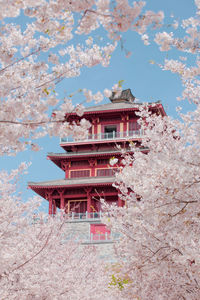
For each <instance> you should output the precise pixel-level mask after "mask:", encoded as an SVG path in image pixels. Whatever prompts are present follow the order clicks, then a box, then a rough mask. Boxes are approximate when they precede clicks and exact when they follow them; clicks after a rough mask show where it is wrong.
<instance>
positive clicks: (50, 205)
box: [47, 193, 53, 216]
mask: <svg viewBox="0 0 200 300" xmlns="http://www.w3.org/2000/svg"><path fill="white" fill-rule="evenodd" d="M47 200H49V215H50V216H51V215H52V206H53V203H52V194H50V193H49V194H48V196H47Z"/></svg>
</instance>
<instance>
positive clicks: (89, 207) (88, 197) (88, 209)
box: [85, 187, 92, 213]
mask: <svg viewBox="0 0 200 300" xmlns="http://www.w3.org/2000/svg"><path fill="white" fill-rule="evenodd" d="M91 190H92V189H91V188H90V187H88V188H85V192H86V194H87V212H88V213H90V212H91V204H92V203H91V195H90V192H91Z"/></svg>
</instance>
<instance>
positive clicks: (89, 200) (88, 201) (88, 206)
mask: <svg viewBox="0 0 200 300" xmlns="http://www.w3.org/2000/svg"><path fill="white" fill-rule="evenodd" d="M87 212H88V213H90V212H91V195H90V192H88V193H87Z"/></svg>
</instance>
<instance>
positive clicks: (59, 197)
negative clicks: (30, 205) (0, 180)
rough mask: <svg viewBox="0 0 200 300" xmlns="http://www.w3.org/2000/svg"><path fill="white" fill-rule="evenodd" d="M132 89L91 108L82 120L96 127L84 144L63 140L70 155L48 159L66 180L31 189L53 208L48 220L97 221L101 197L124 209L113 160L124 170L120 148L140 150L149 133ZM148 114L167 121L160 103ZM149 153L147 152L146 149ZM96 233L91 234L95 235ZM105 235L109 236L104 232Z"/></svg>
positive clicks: (34, 185)
mask: <svg viewBox="0 0 200 300" xmlns="http://www.w3.org/2000/svg"><path fill="white" fill-rule="evenodd" d="M134 99H135V97H134V96H133V95H132V93H131V91H130V89H128V90H124V91H122V93H121V95H120V97H118V98H116V97H114V95H112V97H111V98H110V103H107V104H103V105H98V106H93V107H89V108H87V109H86V110H85V113H84V116H83V117H82V118H85V119H87V120H88V121H90V123H91V124H92V126H91V129H90V132H89V133H88V136H87V138H86V139H84V140H76V141H74V140H73V139H72V138H62V139H61V141H60V146H61V147H63V148H64V150H65V153H60V154H56V153H49V154H48V155H47V158H48V159H50V160H51V161H52V162H53V163H55V164H56V165H57V166H58V167H59V168H61V169H62V170H63V171H64V172H65V179H63V180H54V181H46V182H37V183H36V182H30V183H29V187H30V188H31V189H32V190H34V191H35V192H36V193H37V194H39V195H40V196H42V197H43V198H44V199H46V200H47V201H48V202H49V214H50V215H52V214H55V213H56V209H57V208H59V209H63V210H65V212H66V213H68V214H71V215H72V216H73V217H74V218H76V217H77V218H94V217H95V216H99V213H100V212H101V203H100V201H99V199H100V197H103V198H104V199H105V200H106V201H107V202H108V203H113V202H114V203H117V205H118V206H122V205H123V202H122V200H121V199H120V195H119V194H118V191H117V190H116V189H115V188H114V187H113V186H112V184H113V182H114V174H115V172H116V170H117V169H116V166H114V167H112V166H111V165H110V164H109V160H110V159H111V158H112V157H116V158H118V160H119V164H118V165H120V150H119V148H118V147H116V145H120V146H121V147H123V148H126V149H127V151H130V150H128V149H129V143H130V141H134V143H135V145H137V147H138V148H140V149H141V139H142V137H143V135H144V132H142V130H141V129H140V125H139V124H138V123H137V120H138V116H137V114H136V112H137V111H138V110H139V105H140V104H138V103H135V102H134ZM148 108H149V109H150V110H151V111H152V112H153V113H156V114H161V115H163V116H164V115H165V111H164V109H163V106H162V104H161V103H160V102H155V103H149V104H148ZM67 118H68V119H67V120H68V121H71V122H77V123H78V122H80V119H81V118H80V117H79V116H77V115H76V114H75V113H71V114H70V115H68V116H67ZM141 151H143V152H145V151H147V150H145V149H141ZM92 230H93V231H94V230H95V229H94V228H93V227H92V228H91V233H93V234H95V231H94V232H92ZM100 231H101V233H103V234H105V233H106V232H107V233H108V231H105V230H104V231H105V232H104V231H103V229H102V227H101V230H100Z"/></svg>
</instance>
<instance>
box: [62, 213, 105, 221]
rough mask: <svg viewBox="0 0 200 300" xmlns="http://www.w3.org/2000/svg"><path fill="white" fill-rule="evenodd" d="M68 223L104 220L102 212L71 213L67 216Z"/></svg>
mask: <svg viewBox="0 0 200 300" xmlns="http://www.w3.org/2000/svg"><path fill="white" fill-rule="evenodd" d="M65 217H66V220H67V221H78V222H80V221H87V222H88V221H93V220H98V221H99V220H100V219H101V218H102V211H99V212H91V213H89V212H87V211H86V212H84V213H76V212H71V213H68V214H66V215H65Z"/></svg>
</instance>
